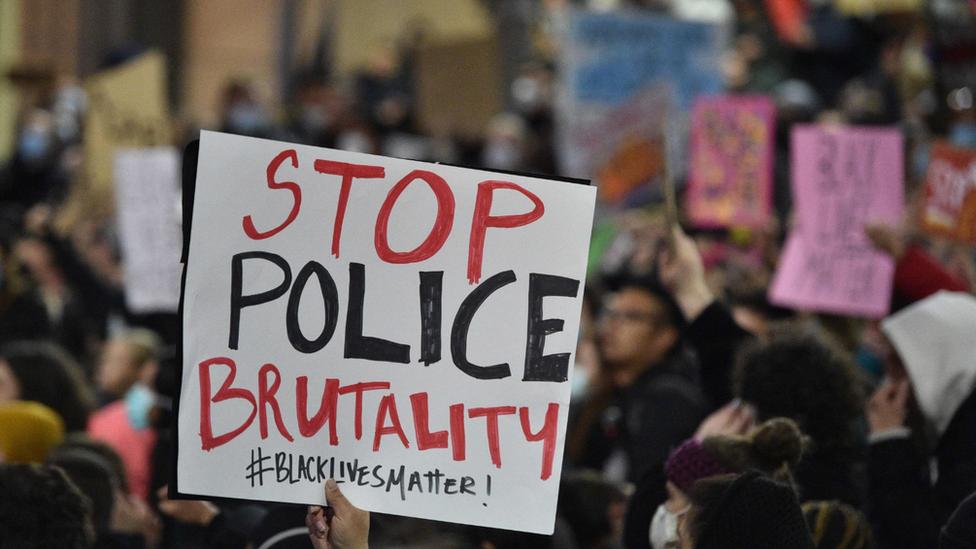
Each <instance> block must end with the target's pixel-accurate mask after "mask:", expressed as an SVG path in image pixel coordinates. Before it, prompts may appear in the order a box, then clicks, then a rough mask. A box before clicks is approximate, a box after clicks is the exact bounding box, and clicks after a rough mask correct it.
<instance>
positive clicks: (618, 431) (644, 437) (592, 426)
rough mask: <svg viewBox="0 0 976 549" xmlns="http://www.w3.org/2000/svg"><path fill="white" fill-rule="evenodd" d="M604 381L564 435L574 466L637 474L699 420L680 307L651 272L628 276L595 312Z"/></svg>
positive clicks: (628, 476)
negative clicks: (570, 431) (597, 321)
mask: <svg viewBox="0 0 976 549" xmlns="http://www.w3.org/2000/svg"><path fill="white" fill-rule="evenodd" d="M598 318H599V335H598V350H599V356H600V368H601V374H600V379H601V380H602V381H603V384H602V385H603V386H602V387H601V388H600V389H599V390H598V391H596V394H595V396H594V397H593V398H591V399H590V401H589V402H588V403H587V405H586V408H585V409H584V410H583V411H582V412H581V413H580V418H579V423H578V424H577V425H576V426H575V428H574V432H573V433H571V434H570V437H569V439H568V453H569V455H570V456H571V459H572V460H573V461H574V464H575V465H577V466H582V467H589V468H592V469H596V470H600V471H603V473H604V474H605V475H607V478H608V479H609V480H615V481H623V480H636V479H638V478H640V477H641V475H643V474H644V472H645V471H646V470H647V468H648V467H650V466H651V465H653V464H654V463H660V462H661V461H663V460H664V458H665V457H666V456H667V455H668V453H669V452H670V451H671V449H672V448H673V447H675V446H676V445H678V444H679V443H680V442H681V441H683V440H685V439H686V438H688V437H689V436H691V434H692V433H694V431H695V428H696V427H697V426H698V424H699V423H700V422H701V420H702V419H704V417H705V415H706V413H707V411H708V406H707V403H706V400H705V396H704V395H703V394H702V392H701V390H700V389H699V387H698V371H697V364H696V362H695V360H694V357H693V356H692V354H691V352H690V351H689V350H688V349H687V348H686V346H685V345H684V344H683V343H682V342H681V333H682V330H683V329H684V326H685V321H684V318H683V315H682V312H681V309H680V308H679V307H678V305H677V304H676V303H675V302H674V300H673V299H672V297H671V296H670V295H669V293H668V292H667V291H666V290H664V288H662V287H661V286H660V284H658V283H657V282H656V281H655V280H654V279H653V277H650V276H645V277H627V278H624V279H623V280H622V281H620V282H619V283H618V285H617V287H616V288H614V292H613V293H611V294H610V295H609V296H608V297H607V299H606V301H605V303H604V307H603V309H602V310H601V312H600V315H599V317H598Z"/></svg>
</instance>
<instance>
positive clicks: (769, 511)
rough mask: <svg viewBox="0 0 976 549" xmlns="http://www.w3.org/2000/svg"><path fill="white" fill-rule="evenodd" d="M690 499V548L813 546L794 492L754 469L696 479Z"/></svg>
mask: <svg viewBox="0 0 976 549" xmlns="http://www.w3.org/2000/svg"><path fill="white" fill-rule="evenodd" d="M689 499H690V501H691V511H690V512H689V513H688V533H689V535H690V536H691V539H692V540H693V541H694V546H695V549H709V548H711V547H722V548H736V547H743V548H746V547H764V548H768V549H779V548H782V549H813V539H812V538H811V537H810V531H809V530H808V529H807V524H806V521H805V520H804V518H803V512H802V510H801V509H800V503H799V500H797V497H796V492H795V491H793V489H792V488H790V487H789V486H786V485H784V484H781V483H779V482H776V481H775V480H772V479H770V478H768V477H765V476H763V475H761V474H760V473H758V472H755V471H752V472H748V473H744V474H742V475H721V476H717V477H710V478H706V479H702V480H699V481H697V482H695V484H694V486H692V489H691V493H690V494H689Z"/></svg>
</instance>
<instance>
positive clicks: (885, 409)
mask: <svg viewBox="0 0 976 549" xmlns="http://www.w3.org/2000/svg"><path fill="white" fill-rule="evenodd" d="M910 390H911V386H910V385H909V383H908V380H907V379H902V380H900V381H893V380H890V379H889V380H887V381H885V382H884V383H883V384H882V385H881V387H879V388H878V390H877V391H875V392H874V395H873V396H871V400H869V401H868V406H867V417H868V427H869V428H870V430H871V433H883V432H885V431H890V430H892V429H896V428H898V427H902V426H904V425H905V417H906V416H907V415H908V411H907V409H906V406H905V403H906V402H907V401H908V393H909V391H910Z"/></svg>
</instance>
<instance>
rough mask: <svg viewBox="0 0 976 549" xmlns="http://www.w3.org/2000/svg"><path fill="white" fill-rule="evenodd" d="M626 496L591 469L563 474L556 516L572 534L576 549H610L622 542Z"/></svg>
mask: <svg viewBox="0 0 976 549" xmlns="http://www.w3.org/2000/svg"><path fill="white" fill-rule="evenodd" d="M626 510H627V494H626V492H625V491H624V489H623V488H622V487H621V486H620V485H618V484H615V483H612V482H609V481H607V480H604V479H603V478H601V477H600V474H599V473H597V472H596V471H592V470H581V471H578V472H574V473H568V474H565V475H563V477H562V479H561V480H560V482H559V501H558V504H557V508H556V513H557V515H558V516H560V517H562V518H563V519H565V520H566V524H568V525H569V528H570V529H571V531H572V532H573V534H574V538H575V540H576V546H577V548H578V549H612V548H614V547H620V544H621V542H622V541H623V530H624V516H625V513H626Z"/></svg>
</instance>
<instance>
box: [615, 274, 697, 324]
mask: <svg viewBox="0 0 976 549" xmlns="http://www.w3.org/2000/svg"><path fill="white" fill-rule="evenodd" d="M604 283H605V284H606V287H607V290H608V291H610V292H620V291H623V290H626V289H628V288H635V289H638V290H643V291H645V292H647V293H649V294H651V295H652V296H654V297H655V298H656V299H657V300H658V301H660V302H661V305H662V306H663V312H662V318H661V320H662V321H663V322H664V324H665V325H667V326H673V327H674V328H677V329H678V330H679V331H684V329H685V327H687V325H688V322H687V321H686V320H685V315H684V313H683V312H681V307H680V306H679V305H678V302H677V301H675V299H674V297H673V296H672V295H671V293H670V292H668V290H667V289H666V288H665V287H664V286H662V285H661V283H660V282H658V280H657V274H656V273H652V274H648V275H635V274H632V273H630V272H623V273H620V274H617V275H614V276H612V277H606V278H605V279H604Z"/></svg>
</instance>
